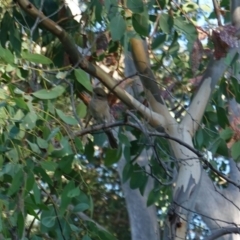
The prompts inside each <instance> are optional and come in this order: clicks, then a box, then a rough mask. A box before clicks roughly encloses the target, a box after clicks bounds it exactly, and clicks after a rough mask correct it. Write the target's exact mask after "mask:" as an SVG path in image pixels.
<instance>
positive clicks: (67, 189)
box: [59, 181, 75, 214]
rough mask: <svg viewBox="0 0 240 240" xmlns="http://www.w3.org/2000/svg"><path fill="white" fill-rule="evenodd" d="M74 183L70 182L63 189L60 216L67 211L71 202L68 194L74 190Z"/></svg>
mask: <svg viewBox="0 0 240 240" xmlns="http://www.w3.org/2000/svg"><path fill="white" fill-rule="evenodd" d="M74 188H75V186H74V182H73V181H70V182H69V183H68V184H67V185H66V186H65V187H64V189H63V191H62V194H61V204H60V208H59V210H60V214H63V213H64V212H65V211H66V208H67V207H68V205H69V204H70V202H71V198H70V197H68V193H69V192H70V191H71V190H72V189H74Z"/></svg>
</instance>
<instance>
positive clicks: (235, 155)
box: [231, 141, 240, 160]
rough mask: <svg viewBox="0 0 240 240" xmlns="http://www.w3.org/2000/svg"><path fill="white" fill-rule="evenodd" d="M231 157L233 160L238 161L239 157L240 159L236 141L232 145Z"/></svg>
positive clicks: (239, 144) (239, 142)
mask: <svg viewBox="0 0 240 240" xmlns="http://www.w3.org/2000/svg"><path fill="white" fill-rule="evenodd" d="M231 155H232V157H233V159H234V160H239V157H240V141H237V142H235V143H234V144H233V145H232V148H231Z"/></svg>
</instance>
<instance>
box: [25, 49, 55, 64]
mask: <svg viewBox="0 0 240 240" xmlns="http://www.w3.org/2000/svg"><path fill="white" fill-rule="evenodd" d="M22 58H23V59H25V60H27V61H29V62H34V63H41V64H51V63H52V60H51V59H49V58H47V57H45V56H43V55H41V54H37V53H30V52H27V51H24V52H22Z"/></svg>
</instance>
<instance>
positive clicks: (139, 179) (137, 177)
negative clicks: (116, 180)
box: [129, 170, 147, 189]
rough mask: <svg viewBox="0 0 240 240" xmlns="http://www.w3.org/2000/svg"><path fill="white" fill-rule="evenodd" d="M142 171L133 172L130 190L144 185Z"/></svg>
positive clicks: (144, 178)
mask: <svg viewBox="0 0 240 240" xmlns="http://www.w3.org/2000/svg"><path fill="white" fill-rule="evenodd" d="M142 171H143V170H138V172H133V173H132V175H131V179H130V184H129V185H130V188H131V189H137V188H140V187H141V186H142V185H144V184H145V182H146V180H147V177H146V174H145V173H144V172H142Z"/></svg>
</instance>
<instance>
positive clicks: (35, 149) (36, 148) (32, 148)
mask: <svg viewBox="0 0 240 240" xmlns="http://www.w3.org/2000/svg"><path fill="white" fill-rule="evenodd" d="M26 142H27V143H28V145H29V146H30V148H31V150H32V151H33V152H35V153H38V154H40V153H41V151H40V149H39V147H38V145H37V144H36V143H31V142H30V141H28V140H27V139H26Z"/></svg>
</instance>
